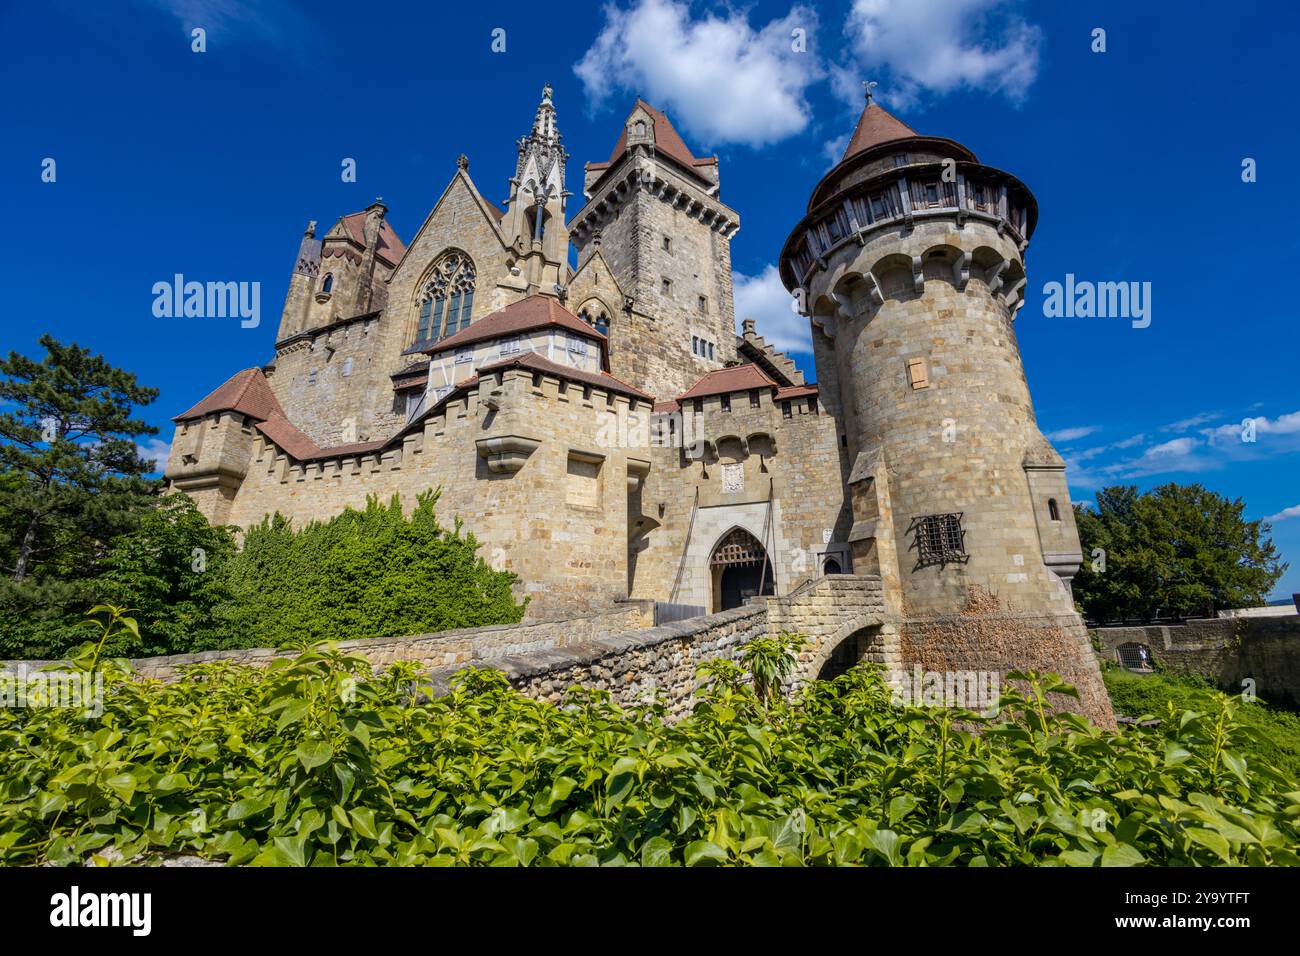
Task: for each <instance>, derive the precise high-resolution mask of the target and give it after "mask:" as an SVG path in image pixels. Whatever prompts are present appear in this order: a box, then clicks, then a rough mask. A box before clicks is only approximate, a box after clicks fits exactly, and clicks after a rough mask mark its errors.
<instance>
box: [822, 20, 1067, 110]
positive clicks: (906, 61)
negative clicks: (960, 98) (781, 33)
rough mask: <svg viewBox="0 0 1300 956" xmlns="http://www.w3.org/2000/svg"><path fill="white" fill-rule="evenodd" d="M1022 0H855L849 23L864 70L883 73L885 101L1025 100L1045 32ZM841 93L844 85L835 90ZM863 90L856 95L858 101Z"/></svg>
mask: <svg viewBox="0 0 1300 956" xmlns="http://www.w3.org/2000/svg"><path fill="white" fill-rule="evenodd" d="M1019 6H1020V4H1019V3H1018V2H1017V0H909V2H907V3H900V2H898V0H854V2H853V9H852V11H851V12H850V14H849V17H848V20H847V22H846V24H845V33H846V34H847V35H848V37H849V39H850V43H851V44H852V47H853V51H854V53H855V54H856V55H857V59H858V63H859V65H860V66H862V67H867V68H869V69H875V70H883V71H885V73H884V74H883V75H879V76H874V78H875V79H878V80H879V81H880V90H879V91H878V92H879V94H880V96H881V98H882V99H884V100H886V101H887V102H889V103H891V104H893V105H895V106H901V107H906V106H908V105H911V104H913V103H915V102H916V101H918V100H919V99H920V98H921V96H922V94H923V93H937V94H940V95H942V94H946V93H952V92H954V91H956V90H959V89H976V90H984V91H986V92H990V93H1000V94H1002V95H1004V96H1006V97H1007V98H1008V99H1010V100H1012V101H1013V102H1018V101H1020V100H1023V99H1024V97H1025V95H1026V93H1027V92H1028V90H1029V87H1030V86H1031V85H1032V84H1033V82H1034V80H1035V78H1036V77H1037V76H1038V56H1039V48H1040V46H1041V44H1042V30H1040V29H1039V28H1038V27H1037V26H1034V25H1032V24H1030V23H1028V22H1027V21H1026V20H1025V19H1024V18H1023V17H1021V16H1020V15H1019V13H1018V12H1017V8H1018V7H1019ZM836 86H837V88H838V89H840V90H841V91H842V90H844V89H845V84H842V83H837V84H836ZM861 95H862V93H861V88H860V87H856V88H855V90H854V96H855V97H857V98H860V97H861Z"/></svg>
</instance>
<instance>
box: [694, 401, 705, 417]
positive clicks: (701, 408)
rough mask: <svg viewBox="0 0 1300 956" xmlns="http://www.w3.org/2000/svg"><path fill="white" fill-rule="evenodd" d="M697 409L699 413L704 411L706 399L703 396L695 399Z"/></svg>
mask: <svg viewBox="0 0 1300 956" xmlns="http://www.w3.org/2000/svg"><path fill="white" fill-rule="evenodd" d="M695 411H696V413H697V414H698V413H702V412H703V411H704V399H702V398H697V399H695Z"/></svg>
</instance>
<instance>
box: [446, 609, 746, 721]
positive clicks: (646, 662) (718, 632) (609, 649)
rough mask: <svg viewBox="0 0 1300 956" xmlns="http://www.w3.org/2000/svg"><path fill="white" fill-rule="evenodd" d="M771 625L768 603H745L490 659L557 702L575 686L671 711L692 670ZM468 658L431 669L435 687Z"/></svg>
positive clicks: (627, 703) (687, 701) (520, 685)
mask: <svg viewBox="0 0 1300 956" xmlns="http://www.w3.org/2000/svg"><path fill="white" fill-rule="evenodd" d="M769 633H770V630H769V625H768V609H767V608H766V607H764V606H763V605H762V604H747V605H745V606H743V607H738V608H732V609H731V610H729V611H721V612H719V613H717V614H710V615H708V616H706V617H697V618H692V619H691V620H688V621H679V622H677V623H675V624H664V625H661V626H659V627H652V628H646V629H644V630H640V631H633V632H630V633H627V634H619V635H614V636H610V637H603V638H598V639H595V640H591V641H586V642H581V643H573V644H569V645H568V646H567V647H565V648H561V649H556V650H551V651H540V652H536V653H532V654H527V655H519V656H510V657H503V658H499V659H497V660H494V661H492V662H491V664H492V666H493V667H494V668H497V669H498V670H501V671H503V672H504V673H505V675H506V677H507V678H508V679H509V681H510V683H511V684H513V685H514V687H515V688H516V689H517V690H519V691H520V692H521V693H524V694H526V695H528V696H529V697H535V698H538V699H541V700H546V701H550V702H552V703H558V702H559V701H560V700H561V699H563V697H564V694H565V692H566V691H568V690H569V689H570V688H572V687H578V686H581V687H587V688H592V689H596V690H605V691H608V692H609V693H610V695H611V697H612V698H613V700H614V702H615V703H616V704H618V705H619V706H622V707H631V706H635V705H637V704H645V703H650V702H652V701H653V700H654V699H655V698H656V697H657V698H658V699H659V700H660V701H661V702H662V703H664V704H665V705H666V707H667V710H668V715H669V716H670V717H682V716H684V715H685V714H687V713H688V712H689V711H690V709H691V705H692V703H693V698H694V693H695V690H696V677H695V671H696V668H697V667H699V665H700V664H701V663H703V662H704V661H706V660H710V659H712V658H717V657H721V658H725V659H727V660H738V659H739V658H740V655H741V653H742V651H743V650H744V647H745V645H746V644H748V643H749V642H750V641H752V640H754V639H755V638H758V637H766V636H767V635H768V634H769ZM465 666H472V665H461V666H459V667H447V668H441V669H439V670H436V671H434V672H433V674H432V675H431V676H432V678H433V685H434V689H435V691H446V689H447V688H448V687H449V685H450V681H451V679H452V677H453V676H454V675H455V674H456V672H457V671H459V670H462V669H463V668H464V667H465Z"/></svg>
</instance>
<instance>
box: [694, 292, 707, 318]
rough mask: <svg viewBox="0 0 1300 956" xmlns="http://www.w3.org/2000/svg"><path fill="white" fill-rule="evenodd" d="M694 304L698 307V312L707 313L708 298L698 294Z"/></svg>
mask: <svg viewBox="0 0 1300 956" xmlns="http://www.w3.org/2000/svg"><path fill="white" fill-rule="evenodd" d="M696 305H697V306H698V307H699V310H700V314H701V315H707V314H708V311H709V300H708V299H706V298H705V297H704V296H700V298H699V301H698V302H697V303H696Z"/></svg>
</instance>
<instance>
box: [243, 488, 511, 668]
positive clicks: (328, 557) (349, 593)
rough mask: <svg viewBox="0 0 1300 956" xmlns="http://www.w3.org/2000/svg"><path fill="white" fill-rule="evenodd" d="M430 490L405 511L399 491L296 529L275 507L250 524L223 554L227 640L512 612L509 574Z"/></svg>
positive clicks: (469, 622)
mask: <svg viewBox="0 0 1300 956" xmlns="http://www.w3.org/2000/svg"><path fill="white" fill-rule="evenodd" d="M436 502H437V495H436V494H435V493H430V492H426V493H424V494H422V495H420V496H419V498H418V500H417V503H416V507H415V509H414V511H413V512H412V514H411V516H410V517H409V518H407V517H405V516H404V515H403V514H402V508H401V504H400V502H399V500H398V498H397V496H396V495H394V496H393V498H392V500H391V501H390V502H389V503H388V504H387V505H384V504H381V503H380V502H379V501H378V500H377V499H375V498H371V499H370V500H369V501H367V503H366V507H365V510H363V511H356V510H353V509H348V510H346V511H344V512H343V513H342V514H340V515H338V516H336V517H334V518H332V519H331V520H329V521H326V522H313V523H311V524H309V525H307V526H306V527H305V528H302V529H301V530H294V529H293V528H292V527H291V525H290V524H289V522H288V521H287V520H286V519H285V518H283V517H282V516H280V515H278V514H277V515H275V516H273V517H270V518H267V519H266V520H264V521H263V522H262V523H261V524H259V525H256V526H254V527H252V528H249V529H248V531H247V534H246V535H245V537H244V548H243V550H242V551H241V552H240V553H239V554H238V555H237V556H236V557H235V558H234V559H233V560H232V561H230V562H229V582H230V588H231V593H232V599H233V603H232V605H231V607H230V610H229V619H230V637H229V638H228V641H227V645H226V646H243V647H257V646H268V645H270V646H278V645H280V644H284V643H287V642H294V641H304V640H305V641H311V640H317V639H330V640H342V639H348V638H357V637H388V636H395V635H403V634H420V633H424V632H432V631H442V630H447V629H449V628H458V627H481V626H484V625H489V624H507V623H515V622H517V621H519V620H520V619H521V618H522V617H523V614H524V605H521V604H516V603H515V601H514V598H513V596H512V595H511V586H512V585H513V583H514V582H515V581H516V580H517V578H516V576H515V575H514V574H511V573H508V572H501V571H494V570H493V569H492V568H491V567H490V566H489V565H488V564H486V563H485V562H484V561H483V560H482V559H481V558H479V557H478V555H477V549H478V543H477V542H476V541H475V540H474V536H473V535H472V534H465V535H462V533H461V530H462V528H461V523H460V521H459V520H458V521H457V522H456V523H455V526H454V528H451V529H448V528H444V527H443V526H442V525H440V524H439V523H438V519H437V517H436V515H435V513H434V505H435V504H436Z"/></svg>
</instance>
